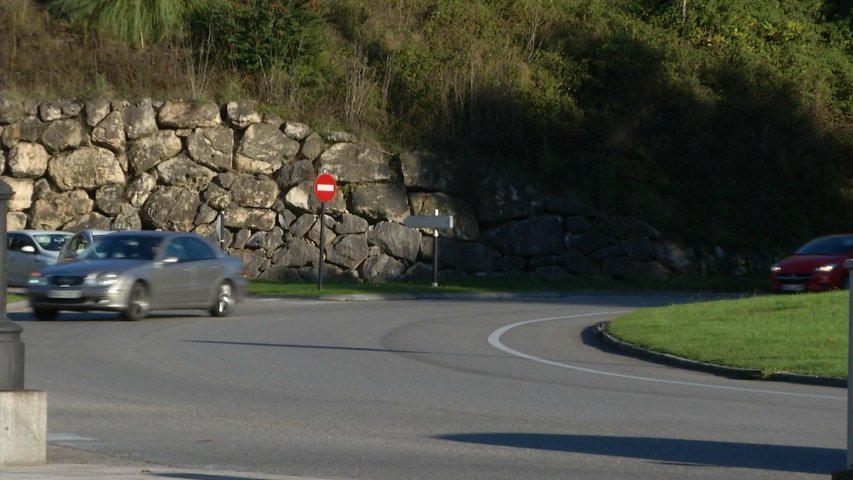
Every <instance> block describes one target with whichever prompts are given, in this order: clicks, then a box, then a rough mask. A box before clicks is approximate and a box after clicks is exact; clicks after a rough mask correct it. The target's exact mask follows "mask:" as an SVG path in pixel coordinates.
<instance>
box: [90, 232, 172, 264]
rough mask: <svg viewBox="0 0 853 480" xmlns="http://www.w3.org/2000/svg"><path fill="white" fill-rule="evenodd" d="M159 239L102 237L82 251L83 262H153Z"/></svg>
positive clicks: (122, 236)
mask: <svg viewBox="0 0 853 480" xmlns="http://www.w3.org/2000/svg"><path fill="white" fill-rule="evenodd" d="M160 241H161V239H160V238H158V237H147V236H128V235H104V236H102V237H98V238H97V239H96V240H95V242H94V243H92V245H90V246H89V248H87V249H86V250H85V251H83V252H82V253H81V254H80V256H79V257H78V258H79V259H83V260H103V259H113V260H154V257H155V256H157V247H158V246H159V245H160Z"/></svg>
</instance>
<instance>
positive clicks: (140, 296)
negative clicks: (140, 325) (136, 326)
mask: <svg viewBox="0 0 853 480" xmlns="http://www.w3.org/2000/svg"><path fill="white" fill-rule="evenodd" d="M149 308H151V300H150V299H149V298H148V287H146V286H145V284H144V283H142V282H136V283H134V284H133V287H131V289H130V295H129V296H128V299H127V309H126V310H125V311H124V318H125V319H127V320H129V321H131V322H136V321H139V320H142V319H143V318H145V315H147V314H148V309H149Z"/></svg>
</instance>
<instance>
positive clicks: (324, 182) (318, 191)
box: [314, 173, 338, 290]
mask: <svg viewBox="0 0 853 480" xmlns="http://www.w3.org/2000/svg"><path fill="white" fill-rule="evenodd" d="M337 191H338V184H337V182H336V181H335V177H333V176H331V175H330V174H328V173H321V174H320V175H318V176H317V179H316V180H314V196H316V197H317V200H319V201H320V261H319V269H318V272H317V273H318V277H317V278H318V284H317V289H318V290H322V289H323V262H325V260H326V202H328V201H330V200H332V199H333V198H335V193H337Z"/></svg>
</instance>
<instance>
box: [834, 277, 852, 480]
mask: <svg viewBox="0 0 853 480" xmlns="http://www.w3.org/2000/svg"><path fill="white" fill-rule="evenodd" d="M844 266H845V267H847V269H848V270H849V271H850V273H849V274H848V275H849V277H848V278H849V279H850V280H851V283H850V284H851V285H853V260H845V261H844ZM848 292H849V294H848V297H847V298H848V303H849V306H848V307H847V309H848V312H847V326H848V331H847V469H846V470H844V471H841V472H835V473H833V474H832V479H833V480H848V479H853V395H850V383H851V379H853V341H851V336H850V332H853V286H851V287H850V288H848Z"/></svg>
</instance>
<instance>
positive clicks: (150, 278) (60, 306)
mask: <svg viewBox="0 0 853 480" xmlns="http://www.w3.org/2000/svg"><path fill="white" fill-rule="evenodd" d="M247 284H248V280H247V274H246V271H245V269H244V268H243V262H242V260H240V259H239V258H237V257H233V256H229V255H225V254H224V253H222V252H221V251H220V250H219V249H218V248H216V247H215V246H214V245H213V244H212V243H211V242H209V241H208V240H206V239H204V238H203V237H201V236H199V235H196V234H194V233H177V232H153V231H123V232H115V233H111V234H109V235H103V236H101V237H98V238H97V239H96V240H95V242H94V243H93V244H92V245H90V246H89V247H88V248H87V249H86V250H84V251H82V252H81V253H80V254H79V255H77V259H76V261H73V262H69V263H60V264H56V265H52V266H50V267H47V268H44V269H42V270H41V272H39V273H35V274H33V275H32V276H31V277H30V281H29V283H28V285H27V296H28V298H29V302H30V306H31V307H32V309H33V312H34V313H35V316H36V318H37V319H39V320H55V319H56V317H57V314H58V312H59V311H60V310H72V311H93V310H102V311H117V312H121V313H122V314H123V315H124V317H125V319H127V320H141V319H142V318H144V317H145V316H146V315H147V314H148V312H149V311H151V310H173V309H205V310H207V311H208V312H210V314H211V315H213V316H225V315H228V314H229V313H231V311H232V309H233V308H234V306H235V304H236V303H237V302H238V301H239V300H241V299H242V298H243V297H244V296H245V294H246V290H247Z"/></svg>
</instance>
